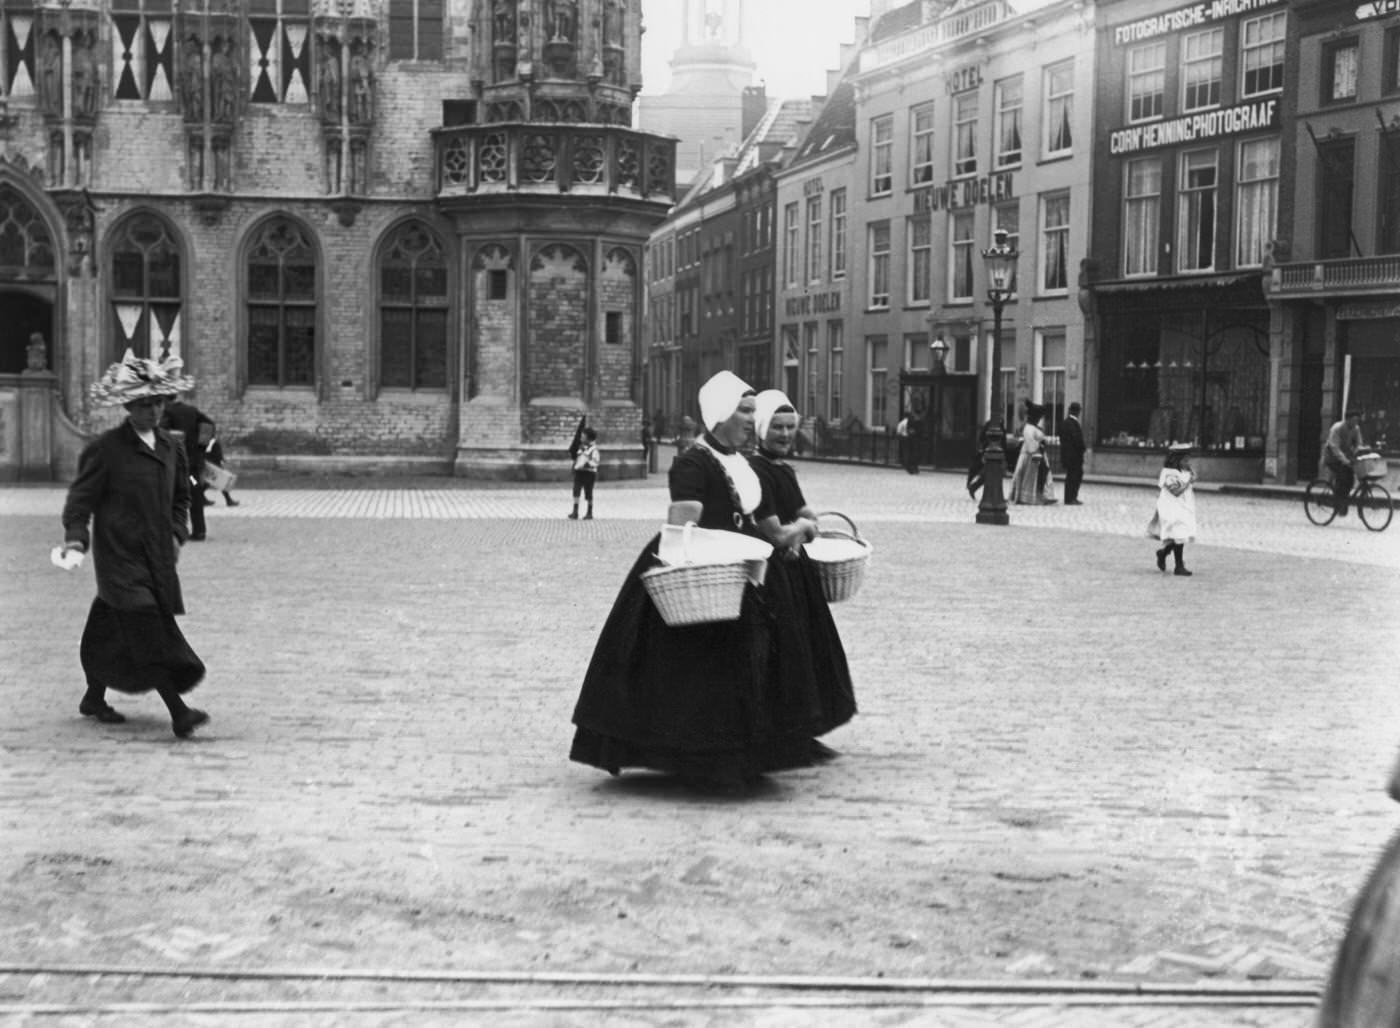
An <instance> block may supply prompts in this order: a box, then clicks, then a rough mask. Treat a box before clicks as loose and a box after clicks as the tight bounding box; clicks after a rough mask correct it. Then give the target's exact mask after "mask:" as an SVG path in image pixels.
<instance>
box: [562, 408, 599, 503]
mask: <svg viewBox="0 0 1400 1028" xmlns="http://www.w3.org/2000/svg"><path fill="white" fill-rule="evenodd" d="M582 443H583V445H582V446H580V447H579V451H578V453H577V454H576V455H575V457H574V509H573V512H572V513H571V514H570V515H569V520H570V521H577V520H578V494H579V493H583V495H584V498H585V499H586V500H587V501H588V513H587V514H585V515H584V516H583V520H584V521H591V520H593V483H594V482H596V481H597V480H598V460H599V457H598V430H597V429H595V428H593V427H591V426H590V427H588V428H585V429H584V430H583V433H582Z"/></svg>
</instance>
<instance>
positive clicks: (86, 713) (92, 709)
mask: <svg viewBox="0 0 1400 1028" xmlns="http://www.w3.org/2000/svg"><path fill="white" fill-rule="evenodd" d="M78 713H79V714H81V715H83V717H95V718H97V720H99V721H101V722H102V723H103V724H104V725H120V724H125V722H126V718H125V717H124V716H123V715H122V714H120V713H118V712H117V711H115V710H113V709H112V708H111V707H109V706H108V705H107V701H106V700H97V701H93V700H89V699H87V698H86V697H84V699H83V701H82V702H81V703H79V704H78Z"/></svg>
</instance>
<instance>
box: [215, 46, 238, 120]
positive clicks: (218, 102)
mask: <svg viewBox="0 0 1400 1028" xmlns="http://www.w3.org/2000/svg"><path fill="white" fill-rule="evenodd" d="M232 48H233V43H232V42H231V41H230V40H229V39H228V38H227V37H225V38H223V39H220V40H219V41H218V43H217V44H215V47H214V53H213V54H212V55H211V56H210V58H209V79H210V83H209V85H210V89H209V92H210V97H211V106H212V107H213V112H212V114H213V119H212V120H214V121H216V122H218V123H219V124H224V125H231V124H232V123H233V119H234V114H235V113H236V112H237V110H238V68H237V66H236V65H235V64H234V61H233V54H232V53H231V52H230V51H231V50H232Z"/></svg>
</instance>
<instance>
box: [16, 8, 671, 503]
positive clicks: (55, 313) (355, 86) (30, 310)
mask: <svg viewBox="0 0 1400 1028" xmlns="http://www.w3.org/2000/svg"><path fill="white" fill-rule="evenodd" d="M0 20H2V21H3V24H0V36H3V42H4V45H3V46H0V84H2V85H3V91H4V109H3V117H0V320H3V322H4V323H5V324H7V325H8V326H9V329H10V330H9V332H7V333H5V334H4V336H3V337H0V416H3V415H4V414H5V413H6V410H7V408H6V407H5V406H4V403H3V396H4V394H5V391H6V389H7V387H17V386H18V384H19V375H20V373H21V372H22V371H23V370H24V369H25V367H26V363H27V361H30V362H31V363H29V367H30V368H31V369H32V368H34V367H35V365H36V364H38V363H43V364H46V365H47V368H48V369H49V370H47V371H40V372H35V371H33V370H31V371H30V375H31V376H32V375H34V374H39V375H40V376H41V377H44V376H46V377H47V379H48V380H49V381H51V382H52V390H53V392H54V393H55V394H56V396H57V398H58V403H57V404H56V405H55V406H56V409H57V410H58V412H59V413H58V414H56V416H55V424H54V426H53V428H52V431H53V434H54V436H55V438H56V439H57V440H58V442H57V443H56V444H55V450H56V452H57V455H56V456H54V457H53V458H52V467H51V470H52V471H53V472H54V473H55V474H57V475H59V476H60V477H62V476H65V475H66V474H68V473H71V469H72V460H73V457H74V455H75V453H76V448H77V446H78V445H80V444H81V441H82V438H83V436H84V435H85V434H86V433H90V432H92V431H95V430H98V429H100V428H103V427H106V426H107V425H109V424H112V423H113V422H114V420H115V418H116V417H118V416H119V415H120V411H117V412H112V411H104V410H97V409H92V408H91V407H90V406H89V404H88V401H87V398H86V386H87V385H88V383H90V382H91V381H92V380H93V379H94V378H95V377H96V376H97V375H98V374H100V372H101V371H102V370H103V369H104V368H105V367H106V365H107V364H109V363H110V362H111V361H113V360H115V359H117V358H118V357H120V355H121V354H122V352H123V351H124V350H126V349H127V348H128V347H130V348H131V349H133V350H134V351H136V352H137V353H138V354H142V355H145V354H160V355H167V354H175V355H178V356H180V357H181V358H182V359H183V360H184V362H185V366H186V369H187V370H188V371H189V372H190V373H192V374H193V375H194V376H195V377H196V379H197V382H198V388H197V391H196V393H195V394H194V402H196V403H197V404H198V405H199V406H200V407H201V408H203V409H204V410H206V411H207V412H208V413H209V414H210V415H211V416H212V417H213V418H214V419H215V421H216V422H217V423H218V425H219V430H220V435H221V437H222V439H223V441H224V444H225V447H226V448H231V449H232V450H233V451H235V452H241V453H244V454H256V453H269V454H277V455H280V456H287V455H330V456H339V457H342V458H345V459H347V460H348V459H350V458H352V457H354V456H356V455H358V456H362V457H365V458H383V457H386V456H387V457H394V458H398V459H400V460H411V459H413V458H418V459H421V460H424V461H430V462H433V463H435V464H437V465H439V466H440V467H443V468H446V467H451V468H453V469H454V470H455V471H456V473H458V474H463V475H471V476H478V477H513V478H525V477H553V476H555V475H563V474H566V473H567V464H566V461H565V457H564V453H563V451H564V450H565V448H566V447H567V444H568V440H569V438H570V436H571V434H572V432H573V428H574V426H575V425H576V424H577V422H578V419H579V417H580V415H582V414H587V415H588V416H589V418H590V421H591V422H592V423H593V424H595V425H596V426H597V427H598V428H599V430H600V434H601V442H602V443H603V447H604V453H605V461H606V462H607V463H606V465H605V468H606V470H608V471H611V472H612V473H614V474H639V473H640V472H641V464H640V459H639V458H640V453H639V449H638V447H637V445H636V440H637V431H636V429H637V426H638V425H639V423H640V419H641V408H640V406H639V404H638V400H639V396H640V386H641V383H640V363H639V350H638V346H637V343H636V339H637V329H638V324H639V312H640V309H641V296H642V289H641V285H642V283H641V275H640V268H641V254H642V246H643V243H644V241H645V239H646V237H647V234H648V232H649V231H650V229H651V227H652V226H653V225H654V224H655V223H656V222H657V221H659V220H660V219H661V217H662V216H664V214H665V212H666V210H667V209H668V208H669V207H670V206H671V204H672V203H673V202H674V199H675V195H674V194H675V184H674V170H673V168H674V140H672V139H669V138H666V137H661V136H656V135H649V134H645V133H641V132H637V131H634V130H633V129H632V128H631V127H630V125H631V106H632V102H633V99H634V97H635V95H636V93H637V92H638V91H639V90H640V87H641V81H640V45H641V33H642V24H641V5H640V0H446V3H444V2H443V0H340V2H338V3H333V2H330V0H194V2H193V3H188V4H187V3H184V2H181V0H100V2H98V3H95V4H90V5H89V4H84V3H83V2H82V0H76V2H70V0H63V2H62V3H58V2H56V3H54V4H52V5H48V4H45V3H38V4H35V3H18V2H15V0H4V2H3V7H0ZM35 334H37V335H38V336H40V337H42V341H43V347H44V349H43V352H42V354H41V355H40V356H41V357H42V360H41V361H35V360H34V358H33V357H27V355H26V350H28V349H30V348H29V345H28V344H29V343H30V341H31V337H32V336H34V335H35ZM33 381H34V380H33V379H29V380H26V383H27V384H29V385H32V384H33ZM11 391H12V392H13V390H11ZM65 439H66V440H68V443H67V445H64V444H63V440H65ZM3 449H4V445H3V444H0V450H3ZM0 457H3V454H0ZM0 463H3V460H0ZM31 470H32V469H31Z"/></svg>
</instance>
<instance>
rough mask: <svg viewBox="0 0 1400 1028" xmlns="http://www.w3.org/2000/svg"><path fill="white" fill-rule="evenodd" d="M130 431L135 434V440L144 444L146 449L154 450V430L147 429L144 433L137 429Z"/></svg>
mask: <svg viewBox="0 0 1400 1028" xmlns="http://www.w3.org/2000/svg"><path fill="white" fill-rule="evenodd" d="M132 431H134V432H135V433H136V438H137V439H140V440H141V441H142V442H143V443H145V444H146V446H147V448H149V449H152V450H154V449H155V448H156V430H155V429H154V428H148V429H146V431H144V432H143V431H141V430H140V429H139V428H136V429H133V430H132Z"/></svg>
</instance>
